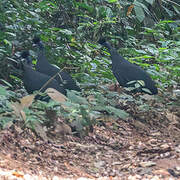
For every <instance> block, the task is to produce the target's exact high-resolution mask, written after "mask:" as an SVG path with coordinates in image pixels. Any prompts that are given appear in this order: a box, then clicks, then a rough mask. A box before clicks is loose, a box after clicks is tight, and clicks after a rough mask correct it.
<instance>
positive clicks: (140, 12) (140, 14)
mask: <svg viewBox="0 0 180 180" xmlns="http://www.w3.org/2000/svg"><path fill="white" fill-rule="evenodd" d="M134 10H135V14H136V17H137V19H138V20H139V22H143V20H144V18H145V14H144V10H143V8H142V7H141V6H140V5H139V3H138V4H135V6H134Z"/></svg>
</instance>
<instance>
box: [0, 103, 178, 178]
mask: <svg viewBox="0 0 180 180" xmlns="http://www.w3.org/2000/svg"><path fill="white" fill-rule="evenodd" d="M154 106H157V104H156V105H154ZM142 117H143V118H144V119H146V120H147V121H146V122H145V123H144V122H142V121H141V119H142ZM147 122H148V124H147ZM0 179H2V180H3V179H4V180H6V179H8V180H9V179H13V180H15V179H25V180H26V179H27V180H30V179H32V180H36V179H37V180H39V179H43V180H46V179H53V180H58V179H79V180H80V179H110V180H111V179H112V180H113V179H128V180H131V179H132V180H134V179H141V180H145V179H153V180H158V179H163V180H166V179H180V111H179V107H176V108H172V109H168V110H164V112H162V111H161V112H158V110H156V111H150V112H148V113H145V114H140V113H138V112H136V111H135V112H134V115H133V116H132V117H131V118H129V119H127V121H123V120H122V119H110V120H105V121H104V122H103V123H101V124H99V125H96V126H94V130H93V132H91V133H89V134H88V135H87V136H85V137H83V138H79V137H77V136H75V135H60V136H55V137H54V138H52V139H51V140H48V141H44V140H42V139H41V138H39V137H37V136H35V134H34V133H33V132H32V131H31V130H29V129H27V128H26V129H24V130H22V129H21V128H20V127H19V126H18V125H16V124H13V125H12V126H11V127H9V128H6V129H4V130H2V131H1V133H0Z"/></svg>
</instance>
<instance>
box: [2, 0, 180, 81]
mask: <svg viewBox="0 0 180 180" xmlns="http://www.w3.org/2000/svg"><path fill="white" fill-rule="evenodd" d="M0 4H1V5H0V10H1V12H0V14H1V27H0V28H1V31H0V35H1V37H0V38H1V39H0V41H1V47H0V57H1V79H4V80H6V81H8V82H12V81H11V78H12V77H13V76H10V75H11V74H13V72H12V71H13V70H12V68H11V63H9V61H8V58H7V57H12V56H13V55H16V54H17V53H18V52H19V51H22V50H24V49H32V46H31V40H32V38H33V36H34V35H36V34H38V35H41V38H42V40H43V41H44V42H45V44H46V49H47V51H48V53H47V55H48V56H49V58H50V60H51V62H52V63H55V64H57V65H58V66H60V67H62V68H63V67H68V71H70V72H76V73H74V74H73V75H74V76H76V78H77V80H79V81H80V82H85V81H87V79H92V80H93V81H94V78H95V76H96V75H95V73H98V74H99V76H100V77H101V78H102V77H105V78H110V79H112V78H113V76H112V74H111V73H110V71H107V67H108V66H109V64H110V63H109V62H108V61H107V60H106V59H104V58H102V57H98V56H97V55H98V51H97V50H98V47H97V45H96V42H97V39H98V38H99V37H101V36H102V34H103V36H105V37H109V39H111V40H112V42H113V44H115V45H116V47H121V48H122V47H123V49H121V50H120V51H122V52H121V53H122V55H126V56H127V54H130V56H139V55H142V54H143V52H139V54H137V50H138V49H144V48H143V46H145V45H148V46H150V45H151V46H154V47H149V49H150V48H151V51H153V48H154V49H155V48H156V47H155V45H157V46H159V45H162V43H164V44H163V46H164V47H167V46H170V45H172V43H170V42H166V43H165V42H164V41H165V39H166V41H167V39H168V38H169V37H172V36H170V35H171V34H175V33H176V32H175V31H178V30H177V29H176V28H177V27H178V25H179V21H178V20H179V18H180V17H179V16H180V15H179V14H180V13H179V9H180V5H179V3H178V1H173V2H172V1H167V0H164V1H162V0H146V1H142V0H138V1H118V0H106V1H102V0H95V1H94V0H93V1H75V0H70V1H63V0H62V1H48V0H43V1H20V0H18V1H12V0H10V1H5V0H2V1H1V3H0ZM168 19H171V20H175V21H173V22H164V23H160V24H159V25H155V24H156V23H158V22H160V21H162V20H168ZM154 26H155V27H154ZM176 36H178V37H176ZM178 38H179V34H178V33H177V34H175V35H174V40H177V39H178ZM141 39H142V40H143V41H141V42H140V40H141ZM170 40H171V39H169V41H170ZM145 41H146V42H145ZM158 41H159V42H158ZM150 42H152V43H153V45H152V44H150ZM172 46H173V45H172ZM148 53H149V52H148ZM158 53H159V52H158ZM163 53H164V52H163ZM166 53H167V52H166ZM32 54H33V53H32ZM144 54H145V52H144ZM155 54H156V53H155V50H154V52H152V55H153V56H154V55H155ZM156 55H157V54H156ZM155 58H157V56H155ZM151 59H153V57H152V58H149V59H148V61H149V62H148V63H150V64H153V63H155V61H156V62H157V59H156V60H151ZM137 61H138V62H139V58H138V60H137ZM145 62H146V59H145ZM139 63H140V64H141V63H142V59H141V61H140V62H139ZM102 65H103V66H102ZM146 65H147V64H146ZM146 65H144V66H146ZM156 69H157V67H156ZM84 72H85V76H83V77H82V74H81V73H84ZM89 75H90V77H93V78H90V77H89ZM97 76H98V75H97ZM10 77H11V78H10ZM95 79H96V78H95ZM13 80H14V79H13ZM98 80H99V79H97V81H98Z"/></svg>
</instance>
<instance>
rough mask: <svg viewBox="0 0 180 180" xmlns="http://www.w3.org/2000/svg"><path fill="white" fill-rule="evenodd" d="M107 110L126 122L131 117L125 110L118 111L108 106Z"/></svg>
mask: <svg viewBox="0 0 180 180" xmlns="http://www.w3.org/2000/svg"><path fill="white" fill-rule="evenodd" d="M106 109H107V110H108V111H109V112H110V113H114V115H115V116H117V117H119V118H122V119H124V120H126V119H127V118H128V117H129V114H128V113H126V112H125V111H124V110H121V109H116V108H114V107H112V106H106Z"/></svg>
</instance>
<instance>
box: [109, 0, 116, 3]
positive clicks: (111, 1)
mask: <svg viewBox="0 0 180 180" xmlns="http://www.w3.org/2000/svg"><path fill="white" fill-rule="evenodd" d="M108 2H109V3H115V2H117V0H108Z"/></svg>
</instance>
